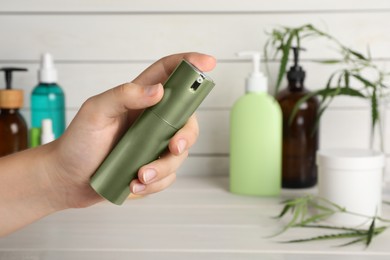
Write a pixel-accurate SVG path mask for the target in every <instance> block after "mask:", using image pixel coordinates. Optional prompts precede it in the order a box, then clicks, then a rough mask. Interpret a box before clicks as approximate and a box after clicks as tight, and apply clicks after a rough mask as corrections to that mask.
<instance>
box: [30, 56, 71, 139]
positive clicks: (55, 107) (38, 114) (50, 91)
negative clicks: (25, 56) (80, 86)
mask: <svg viewBox="0 0 390 260" xmlns="http://www.w3.org/2000/svg"><path fill="white" fill-rule="evenodd" d="M38 77H39V85H38V86H36V87H35V88H34V89H33V92H32V94H31V124H32V128H41V127H42V120H44V119H51V121H52V124H53V132H54V136H55V138H58V137H60V136H61V135H62V133H63V132H64V131H65V95H64V92H63V91H62V89H61V87H60V86H59V85H58V84H57V71H56V69H55V67H54V64H53V59H52V57H51V55H50V54H49V53H45V54H43V55H42V58H41V67H40V69H39V71H38Z"/></svg>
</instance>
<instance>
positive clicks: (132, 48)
mask: <svg viewBox="0 0 390 260" xmlns="http://www.w3.org/2000/svg"><path fill="white" fill-rule="evenodd" d="M387 17H388V13H383V12H373V13H351V14H348V19H346V14H344V13H325V14H310V13H309V14H299V15H298V14H273V15H262V14H245V15H244V14H237V15H231V14H221V15H212V14H178V15H161V14H156V15H90V16H86V15H61V14H57V15H44V16H40V15H1V16H0V23H1V24H8V25H9V26H3V27H1V28H0V34H1V35H3V38H2V39H3V40H2V48H1V49H0V57H2V60H19V61H23V60H37V57H38V54H39V53H40V52H43V51H50V52H52V53H53V54H54V55H55V57H57V59H59V60H68V61H69V60H70V61H83V60H91V61H102V60H103V61H104V60H106V61H107V60H108V61H112V60H121V61H129V60H149V61H150V60H156V59H158V58H159V57H161V56H165V55H167V54H170V53H177V52H183V51H188V50H193V51H199V52H205V53H210V54H214V55H215V56H216V57H217V58H218V59H236V58H235V53H236V52H237V51H241V50H248V49H249V50H251V49H255V50H257V49H261V48H262V46H264V43H265V39H266V37H265V31H270V30H271V29H272V28H274V27H275V26H277V25H289V26H297V25H302V24H307V23H313V24H314V25H316V26H318V27H319V28H322V29H323V30H325V31H330V32H331V33H332V35H334V36H335V37H337V38H338V39H339V40H340V41H341V42H343V43H344V44H345V45H347V46H350V47H352V48H354V49H357V50H360V51H362V52H364V51H365V50H366V48H367V45H370V48H371V53H372V56H373V57H374V58H389V57H390V50H389V48H388V42H389V35H390V33H389V30H390V29H389V28H388V26H386V24H385V23H383V21H385V20H386V19H387ZM275 21H276V22H275ZM324 24H326V25H324ZM324 28H325V29H324ZM178 35H180V37H177V36H178ZM15 39H17V40H15ZM324 46H326V47H328V46H329V43H327V42H320V41H314V40H312V41H310V42H308V43H307V44H306V46H305V47H306V48H307V49H308V50H309V51H308V52H307V54H306V57H308V58H311V59H319V58H331V57H335V52H334V49H332V48H324ZM13 50H14V51H13Z"/></svg>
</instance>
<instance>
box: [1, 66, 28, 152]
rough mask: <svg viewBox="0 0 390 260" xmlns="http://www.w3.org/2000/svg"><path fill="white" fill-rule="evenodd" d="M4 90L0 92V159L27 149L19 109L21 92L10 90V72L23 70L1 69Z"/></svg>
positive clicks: (21, 100)
mask: <svg viewBox="0 0 390 260" xmlns="http://www.w3.org/2000/svg"><path fill="white" fill-rule="evenodd" d="M0 71H4V73H5V82H6V88H5V89H1V90H0V140H1V142H0V157H1V156H5V155H8V154H12V153H15V152H18V151H21V150H24V149H26V148H27V138H28V137H27V124H26V121H25V120H24V118H23V117H22V115H21V114H20V113H19V109H20V108H21V107H23V90H20V89H12V72H14V71H27V69H24V68H2V69H0Z"/></svg>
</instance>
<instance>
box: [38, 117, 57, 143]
mask: <svg viewBox="0 0 390 260" xmlns="http://www.w3.org/2000/svg"><path fill="white" fill-rule="evenodd" d="M54 139H55V137H54V133H53V123H52V121H51V119H49V118H46V119H43V120H42V128H41V144H42V145H43V144H47V143H50V142H51V141H54Z"/></svg>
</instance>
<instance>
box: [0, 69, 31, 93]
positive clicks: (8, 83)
mask: <svg viewBox="0 0 390 260" xmlns="http://www.w3.org/2000/svg"><path fill="white" fill-rule="evenodd" d="M0 71H4V73H5V88H6V89H11V88H12V72H14V71H27V69H26V68H14V67H6V68H1V69H0Z"/></svg>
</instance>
